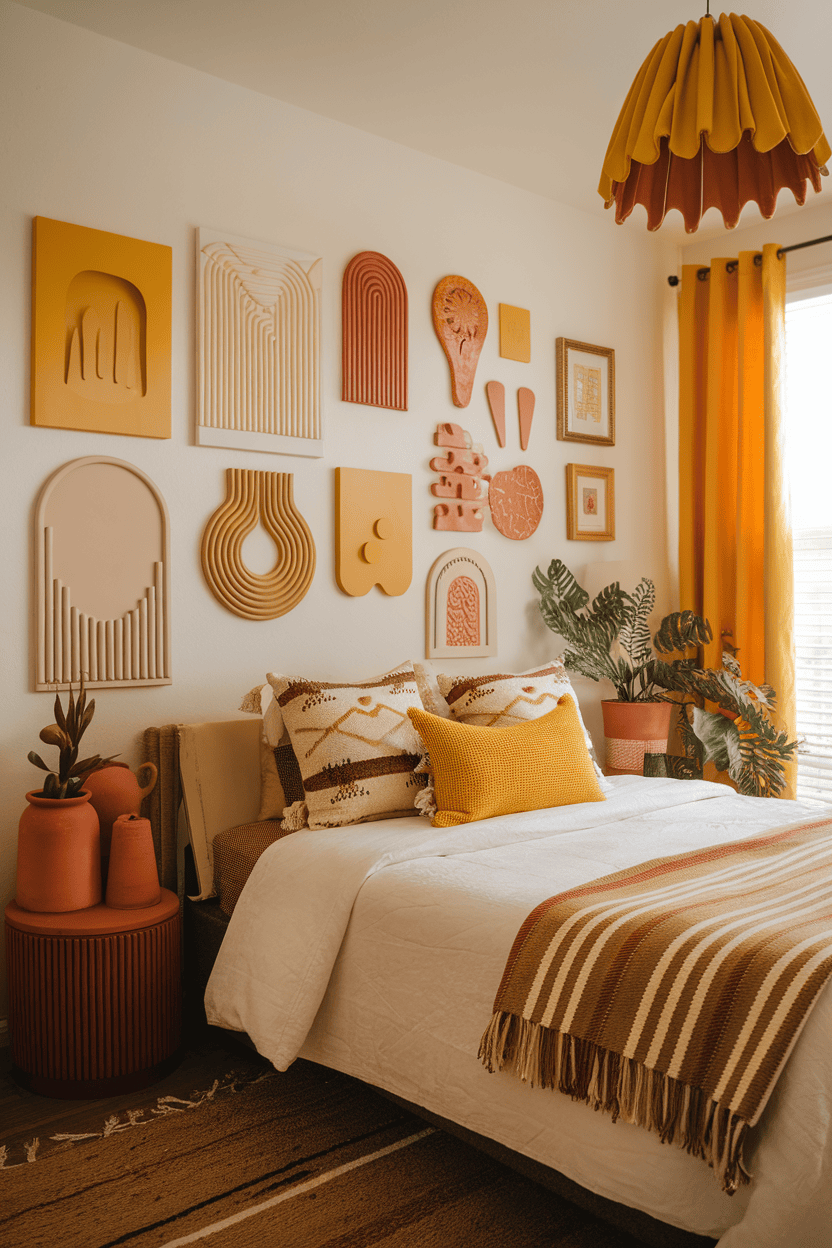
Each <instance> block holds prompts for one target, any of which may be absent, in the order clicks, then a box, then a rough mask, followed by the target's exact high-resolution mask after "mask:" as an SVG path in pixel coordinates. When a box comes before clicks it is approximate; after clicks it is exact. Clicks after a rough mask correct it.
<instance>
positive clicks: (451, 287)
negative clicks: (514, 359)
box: [433, 276, 488, 407]
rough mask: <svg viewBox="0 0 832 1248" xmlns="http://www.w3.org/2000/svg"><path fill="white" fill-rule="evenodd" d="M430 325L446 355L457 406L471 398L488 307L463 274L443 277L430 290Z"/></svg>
mask: <svg viewBox="0 0 832 1248" xmlns="http://www.w3.org/2000/svg"><path fill="white" fill-rule="evenodd" d="M433 327H434V329H435V330H436V336H437V338H438V339H439V341H440V342H441V343H442V350H443V351H444V352H445V355H446V356H447V357H448V364H449V365H450V369H451V397H452V398H453V401H454V404H455V405H456V406H457V407H467V406H468V404H469V403H470V402H471V391H472V389H473V387H474V376H475V374H476V371H477V363H478V362H479V358H480V352H481V351H482V344H483V343H484V342H485V335H486V334H487V333H488V309H487V307H486V306H485V300H484V299H483V297H482V295H481V294H480V292H479V291H478V290H477V288H476V286H475V285H474V283H473V282H469V281H468V279H467V278H466V277H456V276H450V277H443V278H442V279H441V281H439V282H438V283H437V286H436V289H435V290H434V292H433Z"/></svg>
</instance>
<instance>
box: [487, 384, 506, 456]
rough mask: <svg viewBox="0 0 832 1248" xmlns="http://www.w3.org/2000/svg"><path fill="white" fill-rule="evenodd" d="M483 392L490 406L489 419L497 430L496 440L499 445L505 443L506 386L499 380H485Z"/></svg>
mask: <svg viewBox="0 0 832 1248" xmlns="http://www.w3.org/2000/svg"><path fill="white" fill-rule="evenodd" d="M485 393H486V395H487V397H488V406H489V407H490V408H491V419H492V420H493V421H494V428H495V429H496V430H497V441H498V442H499V444H500V446H505V444H506V388H505V386H504V385H503V383H502V382H501V381H487V382H486V383H485Z"/></svg>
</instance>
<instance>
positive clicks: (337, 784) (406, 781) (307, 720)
mask: <svg viewBox="0 0 832 1248" xmlns="http://www.w3.org/2000/svg"><path fill="white" fill-rule="evenodd" d="M268 681H269V684H270V685H271V686H272V689H273V690H274V695H275V705H276V708H277V710H278V711H279V712H280V715H281V717H282V720H283V724H284V726H285V728H286V729H287V731H288V733H289V739H290V740H291V743H292V748H293V749H294V752H295V756H296V758H297V760H298V765H299V766H300V772H301V777H302V779H303V789H304V794H305V799H306V811H305V812H300V811H298V810H293V812H292V815H291V817H290V816H289V813H288V811H287V821H288V822H290V823H291V826H293V827H296V826H303V823H304V822H305V821H304V820H303V814H305V815H306V821H308V826H309V827H310V828H340V827H343V826H344V825H345V824H349V823H364V822H367V821H369V820H374V819H390V818H394V817H396V816H399V815H413V814H415V813H416V811H415V807H414V802H415V798H416V794H417V793H418V792H419V790H420V789H421V788H422V786H423V785H424V783H425V777H424V776H423V775H414V771H413V769H414V768H415V767H416V765H417V764H418V762H419V760H420V745H421V742H420V740H419V736H418V734H417V733H416V731H415V729H414V727H413V725H412V724H411V722H410V720H409V719H408V716H407V712H408V710H410V709H411V708H412V707H415V708H416V709H417V710H421V709H422V699H421V697H420V696H419V689H418V686H417V684H416V677H415V673H414V671H413V665H412V664H411V663H404V664H402V665H401V666H400V667H399V668H397V669H396V670H395V671H393V672H388V673H387V674H386V675H384V676H377V677H374V678H373V679H370V680H365V681H362V682H361V683H360V684H346V683H338V682H331V681H319V680H308V679H306V678H304V677H299V676H282V675H279V674H277V673H275V672H270V673H269V675H268ZM299 815H300V818H299V817H298V816H299ZM287 821H284V826H286V822H287Z"/></svg>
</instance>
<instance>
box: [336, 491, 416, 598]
mask: <svg viewBox="0 0 832 1248" xmlns="http://www.w3.org/2000/svg"><path fill="white" fill-rule="evenodd" d="M412 493H413V490H412V479H411V477H410V474H409V473H406V472H373V471H371V470H370V469H367V468H336V469H335V526H336V529H335V552H336V554H335V579H336V580H337V582H338V585H339V587H340V588H341V589H342V590H343V591H344V593H345V594H351V595H352V596H353V597H361V596H363V595H364V594H366V593H368V592H369V591H370V590H371V589H372V587H373V586H374V585H378V586H379V588H380V589H382V590H384V592H385V594H390V595H391V596H396V595H398V594H403V593H405V591H406V590H407V589H408V588H409V587H410V582H411V580H412V578H413V499H412Z"/></svg>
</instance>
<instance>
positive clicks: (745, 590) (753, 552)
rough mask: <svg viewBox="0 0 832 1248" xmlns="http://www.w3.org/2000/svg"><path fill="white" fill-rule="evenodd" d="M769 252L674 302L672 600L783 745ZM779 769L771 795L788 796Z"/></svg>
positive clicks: (781, 291) (784, 522)
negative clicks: (754, 690) (689, 614)
mask: <svg viewBox="0 0 832 1248" xmlns="http://www.w3.org/2000/svg"><path fill="white" fill-rule="evenodd" d="M777 251H778V246H777V244H776V243H773V244H768V245H766V246H765V247H764V248H763V260H762V264H761V265H759V264H756V265H755V263H754V255H755V253H754V252H752V251H742V252H740V254H739V258H738V259H732V258H731V257H718V258H716V259H714V260H712V261H711V265H710V275H709V277H708V278H707V279H706V280H704V281H701V280H700V279H699V278H698V277H697V272H698V266H696V265H685V266H683V269H682V289H681V295H680V301H679V591H680V598H681V607H682V610H688V609H690V610H693V611H696V612H697V614H699V615H704V616H705V617H706V618H707V619H709V620H710V621H711V625H712V627H713V631H714V640H713V642H712V643H711V645H710V646H708V647H706V650H705V656H704V659H705V665H706V666H707V667H719V666H720V664H721V662H722V634H723V633H730V634H731V636H730V637H728V638H727V640H728V641H729V642H730V643H731V644H732V645H734V646H736V647H738V650H739V653H738V655H737V657H738V659H739V662H740V665H741V667H742V671H743V675H744V676H745V678H746V679H747V680H751V681H753V682H754V684H756V685H759V684H762V683H763V682H767V683H768V684H770V685H772V686H773V688H774V689H775V691H776V693H777V714H776V717H775V718H776V721H777V724H778V727H780V728H783V729H785V730H786V731H787V732H788V734H789V739H790V740H794V737H795V694H794V592H793V581H792V576H793V573H792V539H791V524H790V518H789V502H788V488H787V484H786V480H785V455H784V448H783V417H784V413H783V406H782V404H783V400H782V382H783V369H784V350H785V304H786V262H785V259H784V258H782V257H781V258H780V259H778V257H777ZM795 774H796V767H795V765H794V764H791V765H790V766H789V767H787V770H786V777H787V780H788V785H787V788H786V790H785V792H784V794H783V796H793V795H794V780H795Z"/></svg>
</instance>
